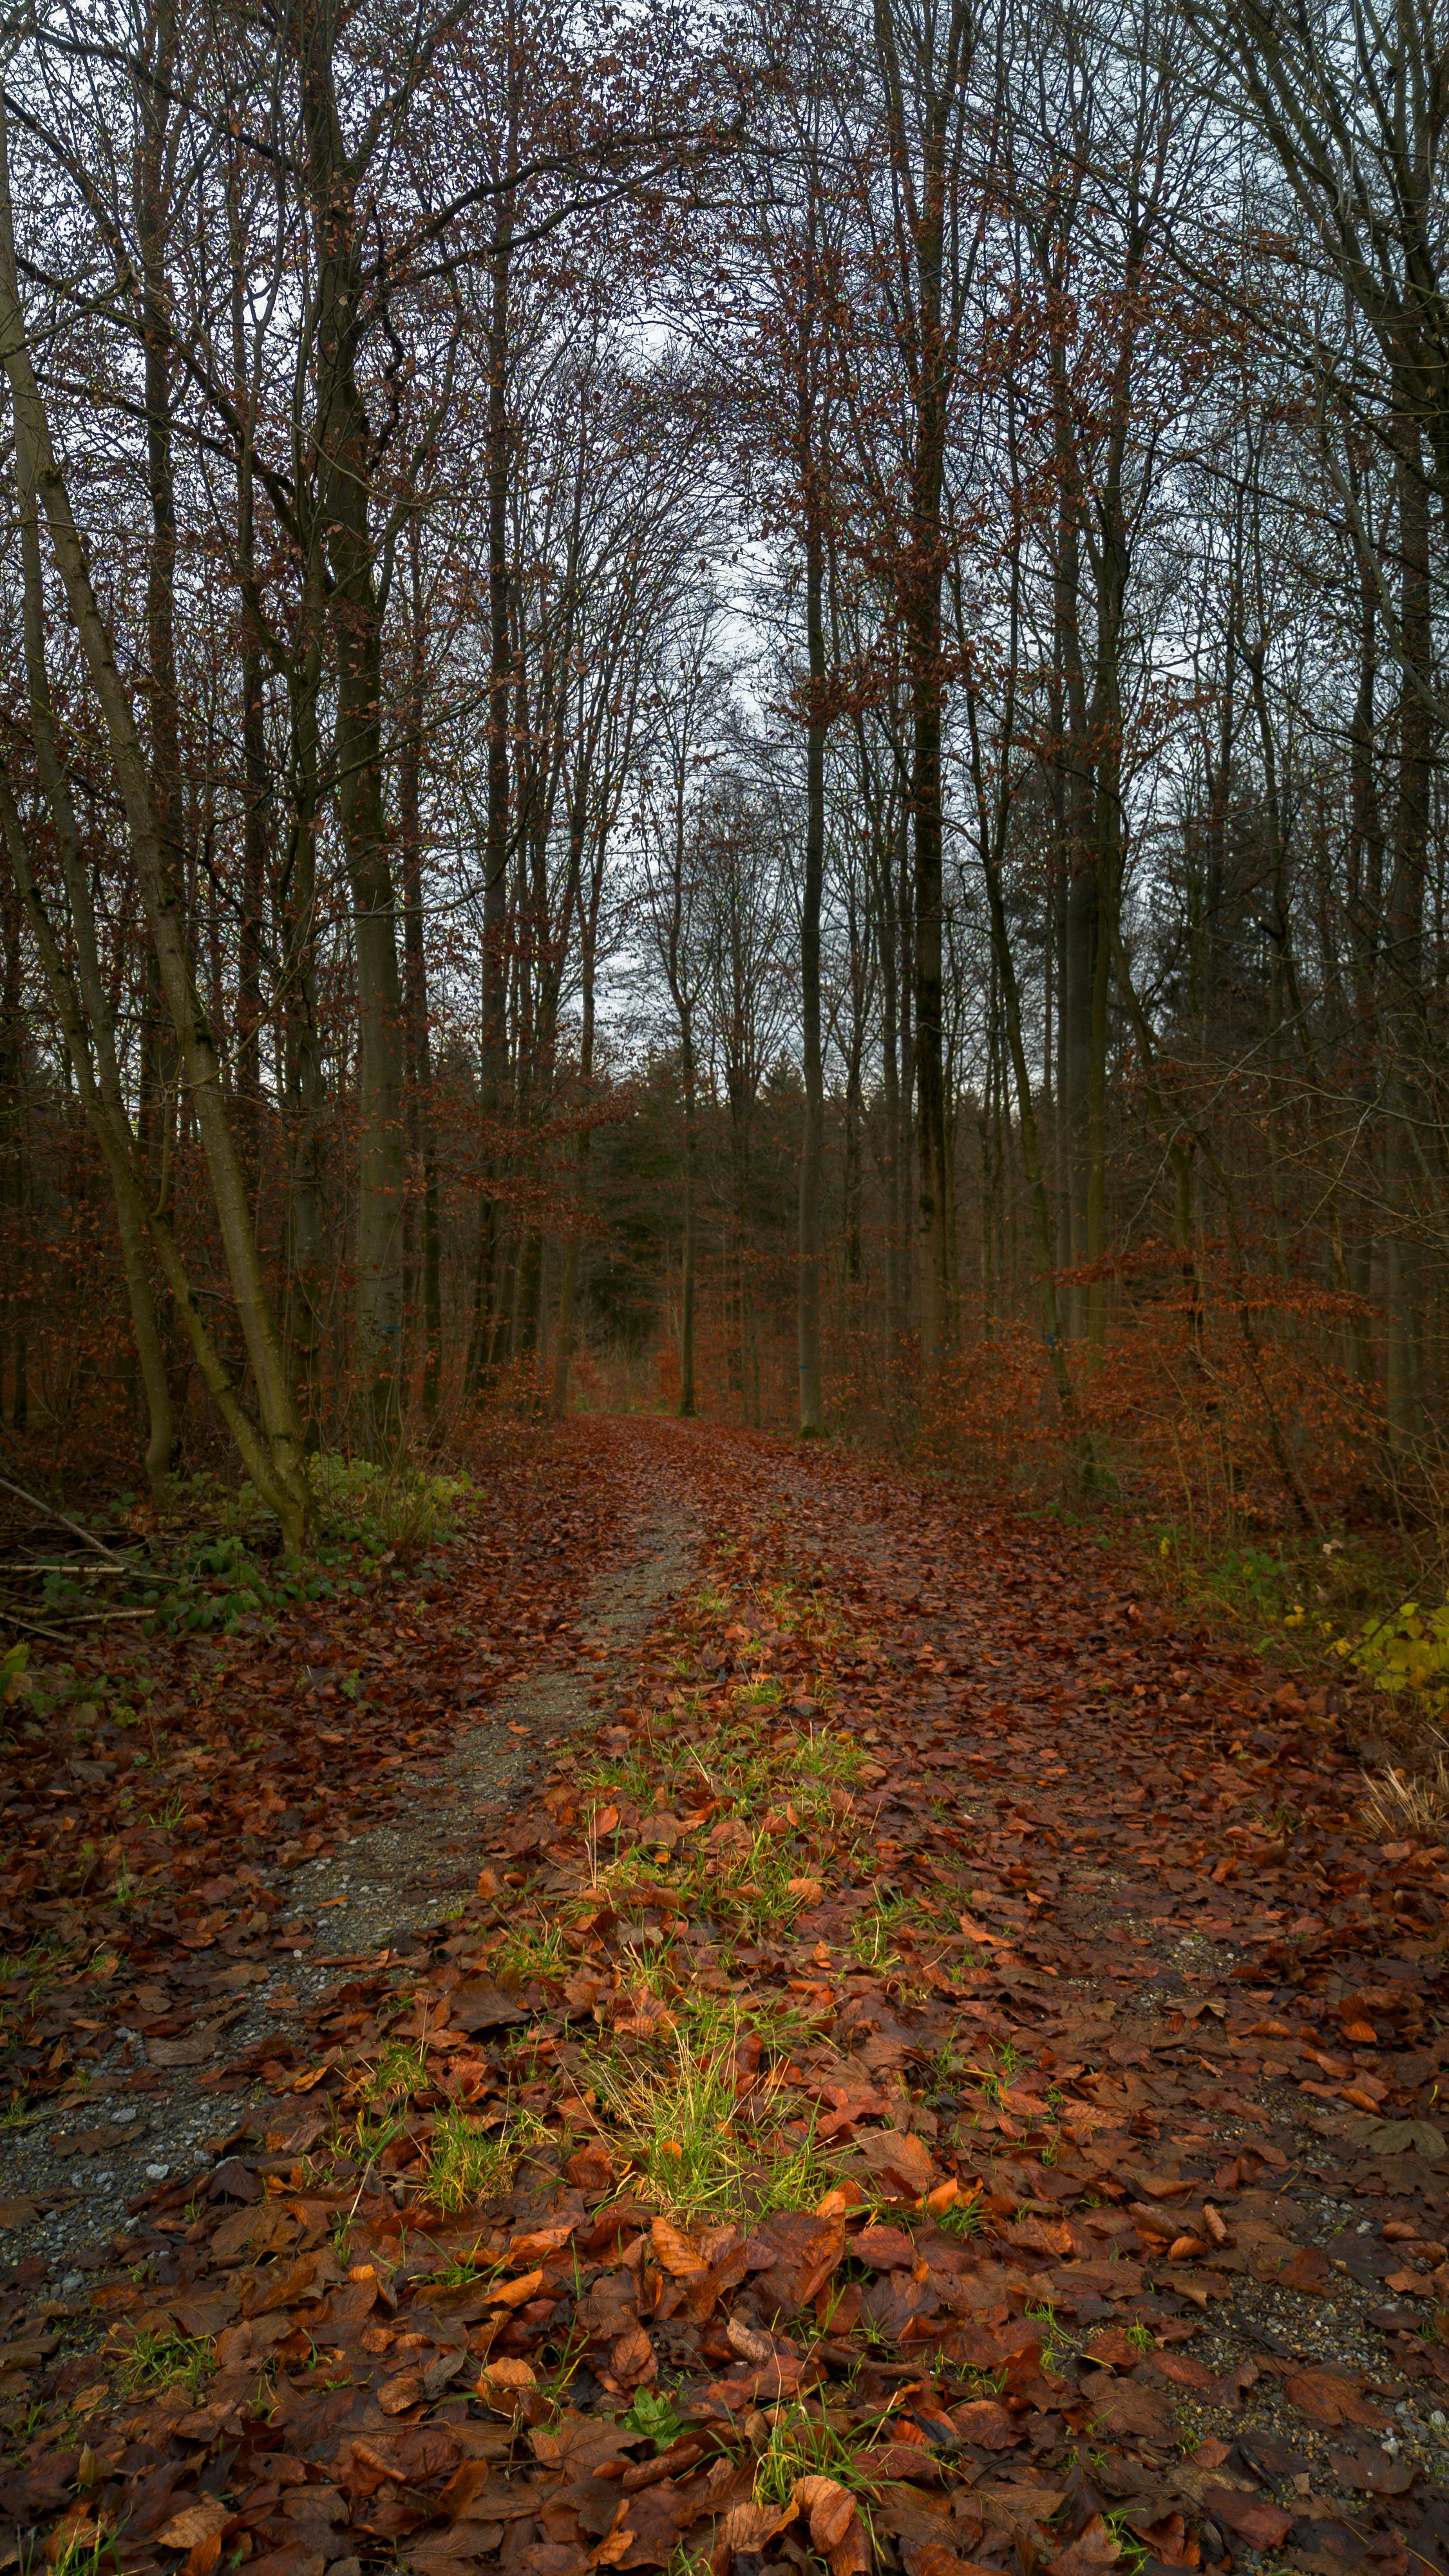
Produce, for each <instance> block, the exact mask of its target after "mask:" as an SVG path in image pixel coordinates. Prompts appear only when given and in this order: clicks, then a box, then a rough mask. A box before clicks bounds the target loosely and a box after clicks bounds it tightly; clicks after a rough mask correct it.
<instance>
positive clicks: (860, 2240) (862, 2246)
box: [846, 2227, 916, 2272]
mask: <svg viewBox="0 0 1449 2576" xmlns="http://www.w3.org/2000/svg"><path fill="white" fill-rule="evenodd" d="M846 2251H847V2252H848V2253H849V2255H850V2258H851V2260H852V2262H855V2263H869V2264H870V2266H871V2268H872V2270H873V2271H876V2272H909V2270H910V2268H911V2265H912V2264H913V2263H914V2261H915V2259H916V2248H915V2244H914V2242H913V2240H912V2238H910V2237H909V2236H907V2235H906V2234H905V2232H904V2230H903V2229H902V2228H899V2227H863V2228H862V2229H861V2231H860V2234H859V2235H858V2236H852V2238H851V2239H850V2243H849V2245H848V2247H847V2248H846Z"/></svg>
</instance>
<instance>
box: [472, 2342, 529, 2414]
mask: <svg viewBox="0 0 1449 2576" xmlns="http://www.w3.org/2000/svg"><path fill="white" fill-rule="evenodd" d="M537 2385H538V2381H537V2379H536V2378H535V2376H534V2373H533V2371H532V2369H531V2368H530V2366H529V2364H528V2363H527V2362H526V2361H517V2360H515V2359H514V2358H513V2356H512V2355H511V2354H502V2355H500V2357H499V2359H498V2360H497V2361H485V2363H484V2364H483V2368H482V2370H481V2372H480V2373H479V2377H478V2394H479V2396H480V2397H481V2398H482V2400H483V2402H484V2404H485V2406H491V2407H492V2409H493V2412H494V2414H495V2415H512V2414H514V2413H515V2412H516V2411H517V2408H518V2405H519V2403H520V2401H521V2399H522V2398H524V2397H525V2396H526V2395H527V2394H528V2392H529V2391H530V2390H531V2389H534V2388H536V2387H537Z"/></svg>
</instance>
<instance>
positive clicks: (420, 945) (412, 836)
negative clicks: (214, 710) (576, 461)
mask: <svg viewBox="0 0 1449 2576" xmlns="http://www.w3.org/2000/svg"><path fill="white" fill-rule="evenodd" d="M409 557H410V564H409V569H410V572H411V594H412V596H411V614H412V624H411V631H410V637H409V648H410V649H409V665H408V685H407V693H406V701H405V705H404V710H403V741H402V748H401V752H400V754H399V758H398V825H399V832H398V837H399V842H400V845H401V847H400V856H401V861H402V878H403V978H404V998H405V1007H406V1016H407V1139H408V1153H409V1158H410V1160H411V1162H412V1166H413V1172H414V1175H415V1186H418V1185H420V1187H419V1189H418V1207H419V1214H420V1217H421V1225H420V1228H419V1231H420V1233H421V1239H422V1240H421V1251H422V1259H421V1262H420V1264H419V1265H418V1268H419V1269H420V1272H421V1277H420V1279H415V1278H414V1279H410V1283H409V1285H410V1293H409V1298H408V1319H409V1323H410V1325H411V1324H413V1322H414V1320H415V1318H414V1311H413V1310H414V1307H415V1305H416V1304H418V1303H419V1302H420V1303H421V1309H422V1328H423V1330H422V1341H423V1383H422V1411H423V1420H424V1422H425V1423H426V1424H427V1425H428V1426H429V1428H431V1426H432V1425H433V1423H434V1422H436V1420H437V1416H438V1393H439V1388H440V1386H441V1383H442V1356H443V1317H442V1241H441V1229H440V1223H439V1209H438V1148H437V1138H436V1135H435V1132H434V1127H433V1061H432V1033H431V1030H430V1028H429V1024H428V967H427V950H426V947H425V945H424V937H423V820H422V763H423V713H424V705H425V699H426V682H427V668H426V663H427V656H426V640H427V639H426V631H425V623H424V602H423V593H422V564H421V553H420V548H419V542H418V526H417V520H416V518H414V519H413V520H412V521H411V522H410V523H409ZM409 1204H410V1206H411V1204H412V1201H411V1199H410V1201H409ZM419 1286H420V1287H421V1291H422V1295H421V1300H420V1301H419V1300H418V1299H417V1297H416V1289H417V1287H419Z"/></svg>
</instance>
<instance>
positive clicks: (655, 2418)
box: [624, 2388, 685, 2452]
mask: <svg viewBox="0 0 1449 2576" xmlns="http://www.w3.org/2000/svg"><path fill="white" fill-rule="evenodd" d="M624 2421H625V2423H626V2424H627V2426H628V2428H629V2430H630V2432H631V2433H642V2434H643V2435H644V2436H645V2438H646V2439H647V2440H648V2441H651V2442H652V2443H653V2445H654V2448H655V2450H656V2452H660V2451H668V2450H672V2448H673V2446H674V2444H675V2443H676V2442H677V2441H678V2439H679V2436H680V2434H681V2433H682V2432H683V2431H684V2429H685V2419H684V2417H683V2416H682V2415H676V2413H675V2411H674V2400H673V2398H672V2397H670V2396H668V2395H666V2394H664V2393H663V2392H662V2391H659V2390H656V2389H653V2388H641V2389H640V2390H639V2391H638V2393H637V2394H636V2396H635V2399H634V2403H633V2405H632V2406H631V2407H630V2409H629V2412H628V2414H627V2415H626V2416H625V2418H624Z"/></svg>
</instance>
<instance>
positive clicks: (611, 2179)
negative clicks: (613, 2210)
mask: <svg viewBox="0 0 1449 2576" xmlns="http://www.w3.org/2000/svg"><path fill="white" fill-rule="evenodd" d="M564 2172H565V2173H566V2175H567V2176H568V2179H569V2181H570V2182H571V2183H572V2184H573V2186H574V2188H575V2190H576V2191H609V2190H610V2189H612V2187H613V2185H614V2183H615V2182H617V2180H618V2173H617V2170H616V2168H615V2165H614V2160H613V2157H612V2156H611V2155H610V2153H609V2150H608V2148H607V2147H606V2146H605V2144H604V2142H603V2139H602V2138H586V2139H585V2140H584V2143H583V2145H582V2146H581V2147H576V2148H575V2150H574V2152H573V2154H572V2155H571V2156H570V2158H569V2160H568V2163H567V2164H566V2165H565V2166H564Z"/></svg>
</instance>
